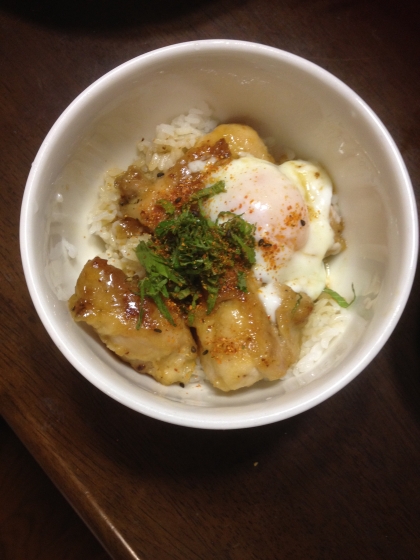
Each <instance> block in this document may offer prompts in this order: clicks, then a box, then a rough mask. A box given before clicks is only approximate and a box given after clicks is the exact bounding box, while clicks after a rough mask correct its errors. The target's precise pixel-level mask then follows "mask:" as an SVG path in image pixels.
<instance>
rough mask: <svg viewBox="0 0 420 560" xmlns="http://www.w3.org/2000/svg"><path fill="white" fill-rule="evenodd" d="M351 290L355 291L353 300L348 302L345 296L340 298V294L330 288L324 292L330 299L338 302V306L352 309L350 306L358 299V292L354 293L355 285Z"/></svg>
mask: <svg viewBox="0 0 420 560" xmlns="http://www.w3.org/2000/svg"><path fill="white" fill-rule="evenodd" d="M351 289H352V291H353V299H352V300H351V301H350V302H348V301H346V300H345V299H344V298H343V296H340V294H338V293H337V292H334V290H330V288H324V289H323V290H322V291H323V292H324V293H326V294H328V295H329V296H330V297H332V298H333V300H334V301H336V302H337V303H338V305H339V306H340V307H344V308H347V307H350V305H351V304H352V303H353V302H354V300H355V299H356V292H355V291H354V286H353V284H352V285H351Z"/></svg>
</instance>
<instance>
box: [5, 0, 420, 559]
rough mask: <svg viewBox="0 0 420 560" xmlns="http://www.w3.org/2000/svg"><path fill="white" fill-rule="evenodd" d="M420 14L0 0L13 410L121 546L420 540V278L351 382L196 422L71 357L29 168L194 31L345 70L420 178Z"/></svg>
mask: <svg viewBox="0 0 420 560" xmlns="http://www.w3.org/2000/svg"><path fill="white" fill-rule="evenodd" d="M63 6H65V7H63ZM419 13H420V12H419V10H418V7H417V3H416V2H415V1H414V0H413V1H411V2H410V1H404V0H398V1H397V0H381V1H379V0H378V1H368V0H348V1H344V0H343V1H340V0H313V1H310V0H277V1H276V0H258V1H254V2H251V1H250V0H213V1H210V0H207V1H206V0H204V1H203V0H195V1H189V0H185V1H177V0H162V1H161V2H159V3H151V2H150V3H143V2H142V1H141V0H140V1H138V2H136V3H131V2H129V1H128V0H120V1H119V2H111V1H110V0H105V1H103V2H93V0H85V1H84V2H81V1H79V0H76V1H73V2H69V3H61V2H53V1H52V0H51V1H50V2H45V1H41V2H29V1H27V0H6V1H3V2H2V3H1V4H0V44H1V54H0V56H1V58H0V64H1V66H0V70H1V74H0V81H1V86H0V87H1V90H0V92H1V93H0V110H1V113H0V114H1V128H0V135H1V137H0V170H1V175H0V176H1V183H0V197H1V206H0V211H1V224H2V227H1V266H0V275H1V291H0V299H1V321H0V329H1V337H0V340H1V354H0V355H1V374H0V414H1V415H2V416H3V417H4V418H5V420H6V421H7V422H8V424H9V425H10V426H11V427H12V429H13V430H14V431H15V433H16V434H17V435H18V437H19V438H20V439H21V441H22V442H23V443H24V445H25V446H26V447H27V449H28V450H29V451H30V453H31V454H32V455H33V456H34V458H35V459H36V460H37V461H38V463H39V464H40V465H41V467H42V468H43V469H44V471H45V472H46V473H47V475H48V476H49V477H50V478H51V480H52V481H53V482H54V483H55V484H56V485H57V487H58V488H59V489H60V490H61V492H62V493H63V494H64V496H65V497H66V498H67V499H68V501H69V502H70V503H71V504H72V506H73V507H74V508H75V510H76V511H77V512H78V513H79V514H80V516H81V517H82V519H83V520H84V521H85V523H86V524H87V525H88V527H89V528H90V529H91V530H92V531H93V533H94V534H95V535H96V536H97V538H98V539H99V540H100V542H101V543H102V544H103V545H104V547H105V548H106V550H107V551H108V552H109V554H110V555H111V556H112V557H113V558H115V559H118V560H119V559H121V560H126V559H127V560H128V559H142V560H195V559H197V560H198V559H199V560H210V559H212V560H213V559H214V560H224V559H226V560H228V559H229V560H250V559H258V560H271V559H273V560H274V559H283V558H287V559H312V558H315V559H337V558H344V559H347V558H349V559H353V558H354V559H356V558H357V559H359V558H369V559H376V558H378V559H381V560H383V559H392V560H395V559H413V558H420V531H419V522H420V509H419V507H420V506H419V504H420V483H419V474H420V469H419V463H420V375H419V373H420V351H419V343H418V339H419V330H420V323H419V321H420V297H419V295H420V284H419V282H420V281H419V278H418V277H417V278H416V280H415V285H414V289H413V292H412V295H411V298H410V301H409V303H408V306H407V308H406V310H405V311H404V314H403V316H402V319H401V321H400V323H399V324H398V326H397V328H396V330H395V332H394V333H393V335H392V336H391V338H390V340H389V341H388V342H387V344H386V345H385V347H384V348H383V350H382V351H381V352H380V353H379V355H378V356H377V358H376V359H375V360H374V361H373V363H372V364H371V365H370V366H369V367H368V368H366V370H365V371H364V372H363V373H362V374H361V375H359V376H358V378H356V379H355V380H354V381H353V382H352V383H351V384H350V385H349V386H347V387H346V388H345V389H343V390H342V391H341V392H340V393H339V394H337V395H335V396H334V397H332V398H331V399H329V400H328V401H327V402H324V403H323V404H321V405H319V406H318V407H316V408H315V409H313V410H310V411H308V412H305V413H303V414H301V415H299V416H297V417H295V418H291V419H289V420H286V421H283V422H279V423H276V424H273V425H269V426H265V427H260V428H256V429H246V430H238V431H227V432H220V431H200V430H194V429H188V428H183V427H177V426H172V425H167V424H164V423H161V422H159V421H156V420H152V419H150V418H147V417H144V416H142V415H141V414H138V413H136V412H133V411H131V410H129V409H128V408H125V407H124V406H122V405H120V404H118V403H116V402H114V401H113V400H111V399H110V398H108V397H107V396H106V395H104V394H102V393H101V392H100V391H99V390H97V389H96V388H95V387H93V386H91V385H90V384H89V383H88V382H87V381H86V380H85V379H84V378H83V377H82V376H81V375H80V374H79V373H78V372H77V371H75V370H74V369H73V367H72V366H71V365H70V364H69V363H67V361H66V360H65V359H64V357H63V356H62V355H61V354H60V352H59V351H58V350H57V348H56V347H55V346H54V344H53V343H52V341H51V340H50V338H49V337H48V335H47V333H46V331H45V330H44V328H43V326H42V324H41V323H40V320H39V319H38V316H37V314H36V312H35V310H34V308H33V306H32V303H31V300H30V298H29V294H28V291H27V288H26V284H25V280H24V277H23V273H22V267H21V262H20V254H19V244H18V225H19V212H20V205H21V200H22V195H23V190H24V187H25V181H26V178H27V175H28V172H29V169H30V166H31V163H32V161H33V159H34V157H35V154H36V152H37V150H38V148H39V146H40V144H41V142H42V140H43V139H44V137H45V135H46V134H47V132H48V130H49V129H50V127H51V126H52V125H53V123H54V121H55V120H56V119H57V117H58V116H59V115H60V113H61V112H62V111H63V110H64V109H65V108H66V107H67V105H68V104H69V103H70V102H71V101H72V100H73V99H74V98H75V97H76V96H77V95H78V94H79V93H80V92H81V91H83V90H84V89H85V88H86V87H87V86H88V85H89V84H91V83H92V82H93V81H94V80H96V79H97V78H99V77H100V76H102V75H103V74H104V73H105V72H107V71H109V70H111V69H112V68H114V67H115V66H117V65H118V64H120V63H123V62H125V61H127V60H129V59H130V58H132V57H135V56H137V55H140V54H142V53H145V52H148V51H150V50H153V49H155V48H158V47H162V46H165V45H169V44H172V43H177V42H182V41H188V40H195V39H210V38H234V39H242V40H249V41H255V42H261V43H264V44H268V45H271V46H274V47H279V48H281V49H285V50H287V51H290V52H292V53H295V54H297V55H300V56H303V57H305V58H307V59H309V60H311V61H313V62H315V63H316V64H318V65H320V66H322V67H323V68H326V69H327V70H329V71H330V72H332V73H333V74H335V75H336V76H338V77H339V78H341V79H342V80H343V81H344V82H345V83H347V84H348V85H349V86H350V87H352V88H353V89H354V90H355V91H356V92H357V93H358V94H360V95H361V97H362V98H364V100H365V101H366V102H367V103H368V104H369V105H370V106H371V107H372V109H373V110H374V111H375V112H376V113H377V115H378V116H379V117H380V119H382V121H383V122H384V124H385V126H386V127H387V128H388V130H389V131H390V133H391V134H392V135H393V137H394V139H395V141H396V143H397V145H398V147H399V148H400V150H401V153H402V155H403V157H404V159H405V162H406V164H407V167H408V170H409V173H410V175H411V178H412V181H413V185H414V189H415V191H416V193H417V195H418V196H419V195H420V192H419V182H420V150H419V148H420V134H419V125H420V101H419V99H420V77H419V60H420V48H419V44H420V43H419V36H420V26H419V22H420V16H419ZM0 507H1V506H0ZM29 560H30V559H29ZM58 560H60V559H58Z"/></svg>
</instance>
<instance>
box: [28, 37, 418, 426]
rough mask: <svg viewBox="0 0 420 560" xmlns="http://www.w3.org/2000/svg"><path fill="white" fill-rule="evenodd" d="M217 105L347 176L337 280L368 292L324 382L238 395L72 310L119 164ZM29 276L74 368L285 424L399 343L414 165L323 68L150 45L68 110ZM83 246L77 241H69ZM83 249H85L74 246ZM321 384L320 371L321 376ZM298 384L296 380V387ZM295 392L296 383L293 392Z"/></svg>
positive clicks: (259, 50) (230, 48)
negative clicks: (102, 190)
mask: <svg viewBox="0 0 420 560" xmlns="http://www.w3.org/2000/svg"><path fill="white" fill-rule="evenodd" d="M203 102H207V103H208V104H209V105H210V107H211V108H212V109H213V110H214V114H215V116H216V117H217V118H218V119H219V120H220V121H222V122H234V121H238V120H240V121H243V122H246V123H247V124H250V125H251V126H254V127H255V128H256V129H257V130H258V132H259V133H260V134H261V135H262V137H269V136H270V137H274V138H275V139H276V140H277V141H278V142H279V143H281V144H282V145H284V146H287V147H289V148H291V149H292V150H294V151H295V152H296V154H297V155H298V156H299V157H301V158H307V159H315V160H318V161H319V162H320V163H321V164H323V165H324V166H325V167H326V168H327V170H328V171H329V173H330V175H331V176H332V178H333V181H334V182H335V185H336V188H337V192H338V195H339V203H340V208H341V211H342V214H343V216H344V219H345V224H346V229H345V237H346V240H347V244H348V249H347V250H346V251H345V252H344V253H343V254H342V255H341V256H340V257H339V258H338V259H337V260H336V263H335V265H334V268H333V271H332V274H333V277H334V286H335V287H336V289H337V291H339V292H341V293H342V294H343V295H345V296H347V297H350V296H351V284H352V283H353V284H354V286H355V289H356V292H357V295H358V298H357V301H356V303H355V306H354V321H353V323H352V325H351V328H349V329H348V331H347V333H346V336H344V337H343V338H342V340H341V342H340V343H339V344H337V345H336V347H335V348H334V350H333V352H330V353H329V355H328V356H327V358H326V359H325V360H324V361H323V362H322V363H321V364H320V365H319V366H317V368H316V369H315V371H314V372H313V375H312V376H311V379H312V378H313V380H312V381H311V382H310V383H307V382H306V383H305V384H304V385H303V386H300V384H299V383H295V385H294V386H292V387H291V386H289V387H288V386H287V385H286V386H285V384H284V382H282V381H279V382H275V383H267V384H264V383H262V384H257V385H256V386H254V387H251V388H249V389H246V390H241V391H238V392H236V393H232V394H220V393H218V392H217V391H215V390H213V389H212V388H211V387H210V386H207V385H202V386H201V387H195V386H191V387H190V386H187V387H186V388H185V389H182V388H181V387H179V386H172V387H164V386H161V385H159V384H158V383H157V382H155V381H154V380H153V379H152V378H150V377H148V376H146V375H140V374H137V373H136V372H134V370H132V369H131V368H130V367H129V366H127V365H125V364H124V363H122V362H120V361H119V360H118V359H116V358H115V357H114V356H113V355H111V354H110V353H109V352H108V351H107V350H106V349H105V348H104V346H103V345H102V344H101V343H100V342H98V340H97V339H96V338H95V337H94V336H92V335H91V334H90V333H89V332H88V331H87V330H86V329H84V328H82V327H81V326H80V324H75V323H74V322H73V320H72V319H71V317H70V314H69V311H68V308H67V304H66V302H65V301H62V300H60V299H59V298H60V297H62V296H63V295H64V296H66V295H70V294H71V293H72V290H73V287H74V285H75V282H76V279H77V276H78V274H79V272H80V270H81V269H82V267H83V265H84V263H85V262H86V260H87V258H89V257H92V256H94V255H95V254H96V252H97V246H96V245H95V243H94V242H93V241H92V240H91V239H89V238H88V235H87V224H86V218H87V213H88V212H89V211H90V210H91V208H92V205H93V203H94V200H95V197H96V194H97V190H98V187H99V185H100V184H101V182H102V177H103V175H104V173H105V171H106V170H107V169H108V168H110V167H114V166H118V167H121V168H125V167H126V166H127V165H128V164H130V163H131V162H132V160H133V159H134V158H135V155H136V142H137V141H138V140H139V139H140V138H141V137H149V138H152V137H153V134H154V130H155V126H156V125H157V124H159V123H161V122H168V121H169V122H170V120H171V119H172V118H174V117H175V116H177V115H179V114H181V113H185V112H186V111H188V109H190V108H192V107H196V106H198V107H199V106H201V105H202V104H203ZM20 233H21V252H22V260H23V265H24V271H25V275H26V280H27V283H28V287H29V290H30V294H31V296H32V299H33V302H34V304H35V307H36V309H37V312H38V313H39V316H40V318H41V320H42V322H43V324H44V325H45V327H46V329H47V331H48V332H49V334H50V336H51V338H52V339H53V341H54V342H55V344H56V345H57V346H58V348H59V349H60V350H61V351H62V352H63V354H64V355H65V356H66V358H67V359H68V360H69V361H70V362H71V363H72V364H73V365H74V367H75V368H76V369H77V370H78V371H79V372H80V373H81V374H82V375H84V376H85V377H86V378H87V379H88V380H89V381H91V382H92V383H93V384H94V385H95V386H96V387H98V388H99V389H101V390H102V391H104V392H105V393H106V394H108V395H109V396H111V397H112V398H114V399H116V400H117V401H119V402H121V403H123V404H125V405H127V406H129V407H131V408H133V409H134V410H137V411H139V412H141V413H144V414H146V415H149V416H152V417H154V418H159V419H161V420H164V421H167V422H171V423H175V424H180V425H185V426H194V427H198V428H219V429H227V428H241V427H249V426H257V425H262V424H267V423H270V422H275V421H278V420H282V419H284V418H288V417H290V416H293V415H295V414H298V413H300V412H302V411H304V410H306V409H308V408H311V407H313V406H315V405H316V404H318V403H320V402H322V401H323V400H325V399H326V398H328V397H330V396H331V395H333V394H334V393H335V392H336V391H338V390H339V389H341V388H342V387H344V386H345V385H346V384H347V383H349V381H351V380H352V379H353V378H354V377H355V376H356V375H358V374H359V373H360V372H361V371H362V370H363V369H364V368H365V367H366V366H367V365H368V364H369V362H371V360H372V359H373V358H374V357H375V356H376V354H377V353H378V352H379V350H380V349H381V348H382V346H383V345H384V344H385V342H386V341H387V339H388V337H389V336H390V334H391V333H392V331H393V329H394V327H395V325H396V323H397V321H398V319H399V317H400V315H401V313H402V311H403V308H404V306H405V304H406V301H407V298H408V296H409V292H410V289H411V286H412V281H413V276H414V271H415V265H416V259H417V251H418V246H417V243H418V225H417V213H416V209H415V202H414V196H413V191H412V187H411V184H410V179H409V177H408V174H407V171H406V168H405V166H404V163H403V161H402V158H401V156H400V153H399V151H398V149H397V147H396V146H395V144H394V142H393V140H392V138H391V137H390V135H389V133H388V132H387V130H386V129H385V128H384V126H383V124H382V123H381V122H380V121H379V119H378V118H377V117H376V116H375V114H374V113H373V112H372V110H371V109H370V108H369V107H368V106H367V105H366V104H365V103H364V102H363V101H362V100H361V99H360V98H359V97H358V96H357V95H356V94H355V93H354V92H353V91H352V90H351V89H349V88H348V87H347V86H345V85H344V84H343V83H342V82H341V81H339V80H338V79H336V78H335V77H334V76H332V75H331V74H329V73H328V72H326V71H325V70H323V69H321V68H319V67H318V66H316V65H314V64H312V63H310V62H308V61H306V60H303V59H302V58H299V57H297V56H294V55H292V54H290V53H287V52H283V51H280V50H277V49H274V48H270V47H267V46H263V45H258V44H253V43H246V42H240V41H230V40H212V41H197V42H192V43H184V44H179V45H174V46H170V47H166V48H163V49H160V50H157V51H154V52H150V53H147V54H145V55H142V56H140V57H138V58H135V59H133V60H130V61H129V62H127V63H125V64H123V65H122V66H119V67H118V68H116V69H115V70H113V71H111V72H109V73H108V74H106V75H105V76H104V77H102V78H101V79H99V80H98V81H97V82H95V83H94V84H93V85H91V86H90V87H89V88H88V89H87V90H86V91H84V92H83V93H82V94H81V95H80V96H79V97H78V98H77V99H76V100H75V101H74V102H73V103H72V104H71V105H70V106H69V107H68V108H67V109H66V111H64V113H63V114H62V115H61V117H60V118H59V119H58V121H57V122H56V123H55V125H54V126H53V128H52V129H51V131H50V133H49V134H48V136H47V137H46V139H45V141H44V143H43V144H42V146H41V148H40V150H39V152H38V155H37V157H36V159H35V161H34V163H33V166H32V169H31V172H30V175H29V178H28V182H27V185H26V190H25V195H24V199H23V206H22V214H21V232H20ZM68 244H70V245H68ZM71 246H74V247H75V248H76V250H77V255H76V256H75V257H74V258H71V257H73V256H74V255H72V254H71V253H72V251H71V250H70V256H69V255H68V251H67V250H66V247H67V249H68V248H69V247H71ZM307 381H308V379H307ZM289 385H290V384H289ZM286 389H287V390H286Z"/></svg>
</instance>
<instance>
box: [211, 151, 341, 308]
mask: <svg viewBox="0 0 420 560" xmlns="http://www.w3.org/2000/svg"><path fill="white" fill-rule="evenodd" d="M216 181H224V183H225V189H226V192H223V193H219V194H217V195H215V196H213V197H211V198H209V199H208V200H207V201H206V202H205V205H204V208H205V211H206V213H208V216H209V217H210V218H211V219H212V220H215V219H216V218H217V217H218V215H219V213H220V212H234V213H235V214H240V215H241V216H242V218H243V219H245V220H246V221H248V222H249V223H251V224H255V226H256V233H255V239H256V242H257V246H256V263H255V265H254V266H253V272H254V275H255V277H256V278H257V279H258V280H259V281H260V283H261V289H260V297H261V300H262V301H263V303H264V305H265V307H266V310H267V314H268V315H269V316H270V317H272V318H274V315H275V310H276V309H277V307H278V306H279V305H280V298H279V295H278V290H277V289H276V286H277V283H282V284H287V285H288V286H290V287H291V288H292V289H293V290H294V291H295V292H305V293H306V294H308V295H309V296H310V297H311V298H312V299H313V300H315V299H316V298H317V297H318V296H319V295H320V293H321V292H322V290H323V289H324V287H325V284H326V270H325V266H324V258H325V255H326V253H327V252H328V250H329V249H330V248H331V247H332V246H333V245H334V231H333V229H332V227H331V225H330V218H329V216H330V209H331V199H332V194H333V189H332V183H331V180H330V178H329V177H328V175H327V173H326V172H325V171H324V170H323V169H322V168H320V167H319V166H317V165H315V164H313V163H310V162H307V161H303V160H292V161H288V162H286V163H283V164H281V165H276V164H273V163H270V162H268V161H264V160H261V159H258V158H255V157H252V156H248V155H245V156H244V157H241V158H239V159H234V160H232V161H230V162H229V163H228V164H227V165H225V166H223V167H221V168H219V169H218V170H217V171H216V172H214V173H212V174H211V176H210V177H209V181H208V183H209V184H212V183H214V182H216Z"/></svg>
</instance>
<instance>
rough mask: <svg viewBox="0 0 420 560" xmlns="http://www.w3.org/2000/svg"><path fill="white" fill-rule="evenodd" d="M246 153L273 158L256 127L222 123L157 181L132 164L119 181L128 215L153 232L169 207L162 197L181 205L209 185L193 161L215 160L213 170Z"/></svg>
mask: <svg viewBox="0 0 420 560" xmlns="http://www.w3.org/2000/svg"><path fill="white" fill-rule="evenodd" d="M243 152H246V153H248V154H250V155H252V156H254V157H257V158H259V159H263V160H267V161H273V158H272V157H271V156H270V154H269V153H268V151H267V147H266V146H265V144H264V142H263V141H262V140H261V138H260V137H259V136H258V134H257V133H256V132H255V130H253V129H252V128H250V127H249V126H246V125H242V124H229V125H226V124H222V125H219V126H217V127H216V128H215V129H214V130H213V131H212V132H209V133H208V134H206V135H204V136H203V137H202V138H201V139H200V140H199V142H197V144H196V145H195V146H194V147H193V148H191V149H190V150H188V151H187V152H186V154H185V156H184V157H183V158H181V160H179V161H178V162H177V163H176V164H175V165H174V166H173V167H171V168H170V169H169V170H168V171H167V173H165V174H163V176H162V177H158V178H157V179H156V180H155V181H152V180H151V179H150V178H148V177H146V176H145V175H144V174H143V173H142V171H141V169H139V168H138V167H136V166H135V165H132V166H130V167H129V168H128V169H127V171H125V172H124V173H122V174H121V175H120V176H119V177H117V179H116V181H115V184H116V186H117V188H118V190H119V191H120V194H121V202H120V204H121V208H122V212H123V214H124V217H130V218H135V219H137V220H138V221H139V222H140V224H141V225H142V226H144V227H145V228H146V229H147V230H149V231H153V230H154V229H155V228H156V226H157V224H158V223H159V222H160V221H162V220H164V219H165V218H166V214H165V210H164V209H163V207H162V206H160V205H159V204H158V201H159V200H160V199H165V200H168V201H170V202H172V203H173V204H175V206H177V207H179V208H180V207H181V206H182V205H183V204H185V202H186V201H187V200H188V199H189V197H190V196H191V194H193V193H194V192H196V191H197V190H199V189H201V188H203V187H204V186H205V179H206V176H205V174H203V173H201V172H200V171H199V169H198V170H196V171H192V170H191V164H194V162H196V161H197V160H200V161H203V162H204V161H207V160H210V159H211V160H212V161H213V162H214V163H213V164H212V165H211V166H210V170H214V169H215V168H216V167H217V166H219V165H224V164H225V163H227V162H228V161H229V160H230V159H232V158H238V157H239V156H240V154H241V153H243ZM210 170H209V171H210Z"/></svg>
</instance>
